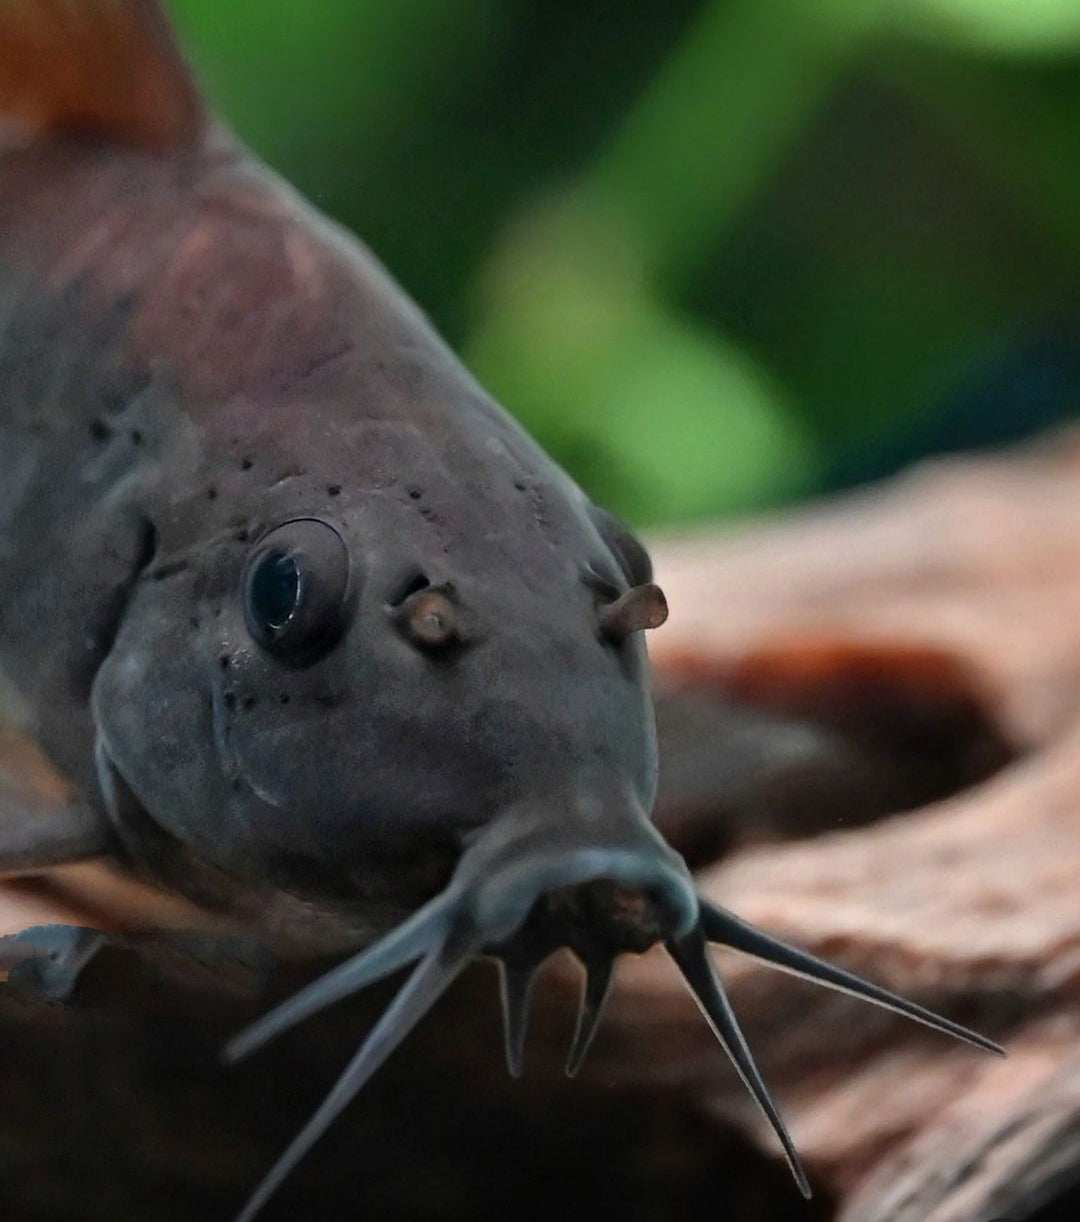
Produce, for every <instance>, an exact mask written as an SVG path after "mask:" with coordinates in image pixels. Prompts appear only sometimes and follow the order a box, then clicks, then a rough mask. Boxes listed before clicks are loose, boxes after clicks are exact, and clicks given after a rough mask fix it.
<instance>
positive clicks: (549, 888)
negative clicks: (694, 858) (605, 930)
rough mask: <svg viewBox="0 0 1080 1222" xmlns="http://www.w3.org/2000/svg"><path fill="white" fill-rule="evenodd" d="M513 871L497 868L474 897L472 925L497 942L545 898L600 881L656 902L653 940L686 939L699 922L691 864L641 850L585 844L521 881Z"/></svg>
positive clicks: (544, 862)
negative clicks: (678, 865) (511, 875)
mask: <svg viewBox="0 0 1080 1222" xmlns="http://www.w3.org/2000/svg"><path fill="white" fill-rule="evenodd" d="M507 873H508V872H506V871H497V872H495V873H494V874H493V875H492V876H491V877H490V878H488V879H486V880H484V881H483V882H481V883H480V885H479V886H478V887H476V888H475V890H473V891H472V893H471V895H470V897H469V899H470V901H471V902H469V905H468V909H469V918H470V923H471V924H473V925H474V927H475V928H477V929H481V930H484V931H485V933H487V934H488V935H489V940H490V942H491V944H492V945H498V944H501V943H503V942H505V941H509V940H511V939H512V938H513V936H514V935H515V934H516V933H517V931H518V930H519V929H521V927H522V926H523V925H524V924H525V922H526V921H527V919H528V917H529V914H530V913H531V912H532V911H533V909H534V908H535V907H536V906H537V904H538V903H540V902H541V901H542V900H544V899H545V898H548V897H551V896H553V895H556V894H558V893H563V892H570V891H574V890H577V889H579V888H581V887H583V886H587V885H588V884H591V883H599V882H610V883H614V884H617V885H619V886H621V887H622V888H624V889H626V890H628V891H632V892H638V893H641V894H643V895H644V896H646V897H648V899H650V900H651V901H652V906H653V907H654V908H655V909H656V910H657V915H658V924H659V926H660V927H659V928H658V931H657V935H656V937H655V938H654V939H653V941H659V940H661V939H662V938H664V937H676V938H679V937H683V936H685V934H686V933H688V932H689V931H690V930H691V929H692V928H693V927H694V926H695V925H696V924H697V921H698V900H697V896H696V894H695V892H694V888H693V882H692V880H691V878H690V875H689V873H688V872H687V871H686V870H685V867H684V868H683V870H682V871H679V870H677V869H675V868H673V867H672V866H671V865H669V864H668V863H667V862H663V861H658V860H656V859H655V858H653V857H650V856H647V855H645V854H644V853H642V852H641V851H640V850H636V849H607V848H601V847H595V848H582V849H578V850H576V851H574V852H572V853H570V854H565V853H563V854H559V855H554V854H553V855H552V856H550V857H549V858H547V859H545V860H541V861H539V862H537V863H536V864H535V865H534V866H532V868H531V869H529V870H528V872H527V873H525V872H523V874H522V876H521V877H520V878H519V879H517V880H514V879H513V878H507ZM661 914H662V915H661ZM613 949H614V948H613Z"/></svg>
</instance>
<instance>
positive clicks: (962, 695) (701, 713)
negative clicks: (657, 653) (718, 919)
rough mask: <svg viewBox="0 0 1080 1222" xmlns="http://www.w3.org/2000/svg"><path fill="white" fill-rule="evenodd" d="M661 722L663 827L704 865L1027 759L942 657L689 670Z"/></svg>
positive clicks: (873, 813) (873, 655)
mask: <svg viewBox="0 0 1080 1222" xmlns="http://www.w3.org/2000/svg"><path fill="white" fill-rule="evenodd" d="M656 717H657V728H658V732H659V736H660V792H659V797H658V800H657V813H656V822H657V823H658V825H659V826H660V827H661V829H662V830H663V832H664V834H665V836H667V838H668V839H669V840H670V841H671V843H672V844H673V845H675V847H676V848H677V849H678V850H679V851H680V852H681V853H682V854H683V855H684V856H685V857H686V859H687V861H688V862H689V863H690V865H691V866H692V867H700V866H703V865H706V864H708V863H709V862H711V861H715V860H717V859H718V858H720V857H722V856H724V855H725V854H726V853H728V852H729V851H730V850H732V849H733V848H735V847H737V846H740V845H744V844H747V843H753V842H757V841H768V840H789V839H802V838H806V837H810V836H815V835H818V834H820V833H822V832H827V831H838V830H842V829H844V828H851V827H856V826H859V825H861V824H865V823H870V822H872V821H874V820H875V819H879V818H883V817H884V816H887V815H891V814H895V813H897V812H900V811H910V810H915V809H917V808H919V807H922V806H925V805H927V804H928V803H931V802H935V801H938V800H940V799H943V798H947V797H949V796H950V795H952V794H955V793H959V792H961V791H962V790H964V789H967V788H968V787H970V786H973V785H977V784H978V783H979V782H981V781H984V780H986V779H987V778H988V777H990V776H992V775H993V774H994V773H995V772H997V771H998V770H999V769H1001V768H1003V767H1004V766H1005V765H1006V764H1008V763H1009V761H1010V760H1012V759H1013V758H1015V755H1016V751H1015V749H1014V748H1013V747H1012V746H1011V745H1010V743H1009V742H1008V741H1007V739H1006V737H1005V735H1004V733H1003V732H1002V731H1001V729H1000V728H999V727H998V726H997V725H996V724H995V722H994V720H993V717H992V715H991V713H990V711H989V709H988V707H987V705H986V703H985V701H984V699H983V698H982V696H981V694H980V693H979V691H978V690H977V687H976V686H975V685H974V684H973V682H972V681H971V679H970V677H969V676H967V675H966V674H965V673H964V671H963V670H962V668H960V667H958V666H957V665H955V664H954V663H952V662H951V661H950V660H949V659H948V657H947V656H946V655H939V654H936V653H932V652H929V651H927V652H922V651H906V650H895V651H892V650H887V649H880V650H879V649H876V648H868V649H862V648H860V647H857V646H856V647H845V646H843V645H838V646H831V645H830V646H793V647H791V648H790V649H778V650H775V651H770V652H767V653H764V652H763V653H761V654H758V655H752V656H749V657H747V658H746V659H744V660H743V661H742V662H740V663H739V664H738V665H737V666H735V667H732V668H728V669H726V670H724V671H717V672H716V673H715V674H710V673H709V672H708V670H707V669H706V668H703V667H694V668H690V667H688V668H687V673H686V675H685V677H683V678H680V679H679V680H678V681H677V682H674V683H669V684H668V685H667V686H666V687H661V688H660V689H659V690H658V692H657V696H656Z"/></svg>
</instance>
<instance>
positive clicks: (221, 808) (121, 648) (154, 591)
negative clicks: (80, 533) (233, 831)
mask: <svg viewBox="0 0 1080 1222" xmlns="http://www.w3.org/2000/svg"><path fill="white" fill-rule="evenodd" d="M181 605H183V606H188V605H192V604H191V603H190V602H189V600H188V599H187V598H186V597H185V596H184V594H183V593H182V592H180V591H178V590H177V589H176V588H175V586H174V585H173V584H172V583H168V582H163V581H154V580H148V581H144V582H142V583H141V584H140V586H139V588H138V589H137V591H136V592H135V595H134V597H133V599H132V601H131V603H130V604H129V607H128V609H127V613H126V614H125V616H124V619H123V622H122V624H121V625H120V628H119V631H118V632H117V635H116V639H115V641H114V644H113V648H112V650H111V651H110V653H109V655H108V656H107V657H106V659H105V660H104V662H103V663H102V665H101V667H100V668H99V670H98V673H97V676H96V677H95V680H94V685H93V690H92V695H91V708H92V713H93V719H94V725H95V729H96V732H97V735H98V740H99V744H100V746H101V748H102V749H103V751H104V753H105V755H106V756H107V758H108V760H109V761H110V762H111V764H112V765H113V767H114V768H115V769H116V770H117V771H118V772H119V774H120V775H121V776H122V777H123V779H124V781H125V783H126V785H127V786H128V787H129V788H130V790H131V791H132V793H133V794H134V796H135V797H136V798H137V799H138V802H139V803H140V805H141V806H142V807H143V808H144V811H145V813H146V815H148V816H149V818H150V819H152V820H153V822H154V823H156V824H158V825H159V826H160V827H161V828H162V829H163V830H164V831H166V832H167V833H168V834H169V835H171V836H173V837H175V838H176V839H178V840H181V841H183V842H185V843H187V844H189V845H191V846H192V847H195V848H196V849H201V850H204V851H206V855H208V856H210V857H211V858H212V859H214V860H218V859H220V851H219V850H220V846H221V845H222V844H226V843H228V842H229V838H228V837H223V835H222V833H223V832H224V831H226V829H225V828H224V827H223V826H222V825H223V822H224V821H227V820H228V819H229V817H230V811H231V804H230V802H229V783H228V778H227V776H226V774H225V771H224V770H223V768H222V766H221V759H220V744H219V732H218V727H217V726H216V724H215V710H214V701H213V699H212V695H211V688H210V684H209V682H208V676H209V673H210V667H211V665H212V662H211V660H210V659H209V658H208V657H206V656H205V649H204V648H203V647H202V642H201V640H200V636H199V632H198V630H197V629H196V628H195V627H193V624H192V617H191V616H189V615H187V614H184V615H180V614H178V612H177V608H178V607H179V606H181ZM121 830H122V829H121Z"/></svg>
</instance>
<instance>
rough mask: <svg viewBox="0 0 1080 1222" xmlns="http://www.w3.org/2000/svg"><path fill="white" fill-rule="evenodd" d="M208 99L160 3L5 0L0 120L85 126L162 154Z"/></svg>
mask: <svg viewBox="0 0 1080 1222" xmlns="http://www.w3.org/2000/svg"><path fill="white" fill-rule="evenodd" d="M204 113H205V112H204V110H203V104H202V101H201V99H200V97H199V93H198V90H197V89H196V86H195V83H194V80H193V78H192V76H191V73H190V71H189V70H188V67H187V64H186V63H185V62H184V59H183V56H182V55H181V53H180V50H179V48H178V47H177V45H176V42H175V40H174V38H173V36H172V32H171V30H170V27H169V23H168V21H167V19H166V17H165V15H164V13H163V12H162V10H161V8H160V6H159V5H158V3H157V0H0V124H2V125H4V126H5V127H14V128H15V129H16V131H17V132H18V134H20V135H23V136H25V135H26V134H29V135H31V136H33V135H37V134H39V133H42V132H60V131H85V132H92V133H94V134H95V135H98V136H102V137H105V138H108V139H112V140H116V141H118V142H121V143H126V144H134V145H138V146H141V147H144V148H150V149H153V150H155V151H158V152H166V151H169V150H173V149H179V148H185V147H187V146H189V145H191V144H192V143H194V141H195V140H196V138H197V137H198V135H199V134H200V132H201V130H202V128H203V124H204V122H205V119H204Z"/></svg>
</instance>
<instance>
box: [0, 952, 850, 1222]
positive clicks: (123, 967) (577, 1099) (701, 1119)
mask: <svg viewBox="0 0 1080 1222" xmlns="http://www.w3.org/2000/svg"><path fill="white" fill-rule="evenodd" d="M152 958H153V956H150V957H149V960H148V957H147V956H145V955H140V956H139V957H138V958H137V957H136V956H134V955H133V954H131V953H130V952H124V951H117V950H106V951H104V952H102V954H101V955H100V956H99V958H98V959H97V960H95V962H94V963H93V964H92V965H91V967H90V968H88V969H87V972H86V976H85V978H84V981H83V985H82V989H81V997H80V1000H79V1001H77V1002H76V1003H75V1004H73V1005H70V1006H65V1005H58V1004H53V1005H49V1004H47V1003H41V1002H35V1001H32V1000H29V999H26V998H20V997H19V996H17V995H14V994H13V992H12V990H11V989H10V988H9V987H8V986H0V1018H2V1020H3V1021H2V1024H0V1097H2V1098H3V1100H4V1106H3V1108H2V1109H0V1199H2V1216H3V1217H4V1218H5V1220H6V1222H68V1220H69V1219H78V1220H79V1222H106V1220H108V1222H128V1220H129V1219H130V1220H132V1222H134V1220H136V1219H138V1220H139V1222H144V1220H145V1219H147V1218H150V1217H152V1218H155V1219H158V1220H160V1222H191V1220H192V1219H200V1220H203V1222H230V1219H232V1218H233V1216H234V1215H235V1213H236V1212H237V1210H238V1209H239V1207H240V1205H241V1204H242V1202H243V1201H244V1199H245V1198H246V1196H247V1195H248V1194H249V1193H250V1192H251V1191H252V1190H253V1189H254V1187H255V1186H256V1184H257V1183H258V1181H259V1179H260V1177H261V1176H262V1175H263V1174H264V1173H265V1172H266V1171H267V1170H268V1169H269V1167H270V1166H271V1164H272V1163H273V1161H274V1159H275V1158H276V1157H277V1156H278V1154H280V1152H281V1151H282V1149H283V1148H284V1147H285V1145H286V1144H287V1143H288V1141H289V1139H290V1138H291V1137H292V1136H293V1135H294V1134H295V1133H296V1131H297V1129H298V1128H299V1127H300V1126H301V1125H302V1124H303V1123H304V1121H305V1120H306V1119H307V1117H308V1116H309V1114H310V1113H311V1111H312V1110H314V1108H315V1107H316V1106H317V1104H318V1102H319V1101H320V1100H321V1098H322V1097H323V1095H324V1094H325V1092H326V1090H327V1089H328V1088H329V1087H330V1085H331V1084H332V1083H333V1081H334V1080H335V1079H336V1077H337V1075H338V1073H339V1072H340V1070H341V1068H342V1066H343V1065H344V1063H345V1062H346V1061H347V1060H348V1058H349V1057H350V1055H351V1054H352V1052H353V1051H354V1050H355V1048H356V1047H357V1045H358V1043H359V1041H360V1040H361V1038H362V1037H363V1035H364V1033H365V1032H366V1031H367V1030H368V1029H369V1027H370V1023H371V1020H372V1016H373V1015H374V1013H375V1012H377V1010H378V1009H379V1008H380V1007H381V1006H382V1005H384V1004H385V1001H386V995H387V994H388V993H389V991H390V989H389V988H388V989H387V990H383V991H382V995H381V996H378V995H376V996H373V997H372V998H361V999H357V1000H356V1001H355V1002H350V1003H346V1004H344V1005H342V1006H340V1007H337V1008H335V1009H334V1010H333V1011H331V1012H328V1013H327V1014H324V1015H322V1016H320V1018H319V1019H318V1020H316V1021H314V1022H312V1023H309V1024H307V1025H305V1026H304V1027H303V1028H301V1029H300V1030H298V1031H296V1032H294V1033H291V1034H290V1035H289V1036H287V1037H286V1038H284V1039H282V1040H281V1041H279V1043H278V1044H276V1045H274V1046H272V1047H270V1048H269V1049H267V1050H266V1051H265V1052H264V1053H262V1054H260V1055H259V1056H257V1057H253V1058H252V1060H251V1061H250V1062H248V1063H245V1064H243V1065H242V1066H240V1067H239V1068H238V1069H236V1070H232V1071H230V1070H225V1069H223V1068H222V1067H221V1066H220V1065H219V1063H218V1061H217V1050H218V1049H219V1048H220V1046H221V1044H222V1042H223V1041H224V1040H225V1038H227V1036H228V1035H230V1034H232V1033H234V1032H235V1030H236V1029H237V1026H238V1025H239V1024H242V1023H243V1022H244V1021H245V1020H246V1019H247V1018H248V1017H250V1015H251V1013H253V1012H254V1007H253V1004H252V1001H251V999H250V998H246V999H241V998H240V997H239V996H238V997H236V998H234V999H232V1000H231V1001H229V1000H227V999H226V1000H223V999H222V997H221V995H220V994H219V995H218V996H217V997H216V998H215V997H212V996H211V995H210V994H209V993H208V992H207V993H204V991H203V990H204V987H205V986H206V985H207V983H208V982H209V980H210V974H209V973H208V972H205V971H204V970H203V969H202V968H200V966H199V965H198V964H197V963H194V962H192V963H191V965H190V971H189V975H190V979H189V980H187V981H186V982H184V983H183V985H182V986H178V985H177V984H176V983H175V981H170V982H169V983H168V984H166V983H165V980H164V978H163V977H158V978H157V979H155V972H154V970H153V968H152V967H151V966H148V963H149V961H150V960H152ZM167 958H168V956H166V958H165V959H162V960H161V965H162V966H164V967H165V968H167V970H168V972H169V974H175V973H176V972H177V971H178V970H181V971H182V970H183V965H182V963H181V961H180V960H178V959H173V960H172V961H171V962H166V959H167ZM477 975H479V976H481V977H482V976H483V973H474V974H472V979H470V980H465V981H463V982H462V985H461V987H460V988H459V989H456V990H455V991H454V992H453V993H452V994H451V996H450V997H449V998H448V999H447V1000H446V1002H444V1004H443V1006H442V1007H440V1009H439V1010H438V1011H437V1012H436V1014H435V1015H433V1016H432V1017H431V1018H430V1019H428V1020H427V1021H426V1022H425V1023H424V1024H423V1026H422V1028H421V1030H420V1031H419V1032H418V1033H417V1036H416V1038H415V1039H414V1040H411V1041H410V1042H409V1045H408V1046H407V1047H406V1048H405V1049H404V1050H403V1052H402V1054H401V1055H400V1056H397V1057H395V1058H394V1059H393V1061H392V1062H391V1063H390V1064H389V1065H388V1066H387V1067H386V1068H385V1069H384V1070H383V1071H382V1072H381V1073H379V1074H378V1075H377V1076H376V1078H375V1080H374V1081H373V1082H372V1083H371V1085H370V1087H369V1088H368V1089H366V1090H365V1091H364V1093H363V1095H362V1096H361V1098H360V1099H358V1100H357V1102H356V1103H355V1104H354V1105H353V1106H352V1107H351V1108H350V1109H349V1110H348V1112H347V1113H346V1115H345V1116H344V1118H343V1119H342V1120H341V1122H340V1123H338V1124H336V1125H335V1126H334V1127H333V1129H332V1130H331V1131H330V1133H329V1134H328V1135H327V1137H326V1138H325V1140H323V1141H322V1142H320V1143H319V1145H318V1146H317V1147H316V1149H315V1150H314V1151H313V1153H312V1154H311V1155H310V1157H309V1158H307V1159H306V1160H305V1161H304V1162H303V1164H302V1165H301V1166H300V1167H299V1168H298V1170H297V1172H296V1173H295V1175H294V1176H292V1177H291V1178H290V1180H289V1181H288V1182H287V1183H286V1185H285V1187H284V1188H283V1189H282V1191H281V1192H280V1193H279V1195H278V1196H277V1197H276V1198H275V1199H274V1201H273V1202H272V1203H271V1204H270V1205H269V1206H268V1208H267V1209H266V1211H265V1214H264V1215H262V1216H263V1217H265V1219H266V1222H275V1220H280V1222H285V1220H286V1219H304V1220H305V1222H307V1220H308V1219H311V1220H314V1219H316V1218H318V1219H319V1222H338V1220H340V1222H345V1220H346V1219H348V1220H349V1222H355V1219H356V1218H358V1217H362V1218H369V1219H379V1220H380V1222H417V1220H422V1222H485V1220H487V1219H491V1222H496V1220H499V1222H502V1220H503V1219H506V1218H510V1217H512V1218H516V1219H523V1220H526V1222H532V1220H535V1222H540V1220H541V1219H544V1220H545V1222H546V1220H547V1219H550V1218H552V1217H558V1216H580V1217H587V1218H592V1219H596V1220H598V1222H604V1220H607V1219H610V1220H611V1222H616V1220H617V1222H654V1220H655V1219H658V1218H664V1219H671V1220H672V1222H683V1220H685V1222H691V1220H693V1222H697V1220H698V1219H700V1218H703V1217H717V1218H728V1217H730V1218H740V1219H751V1218H752V1219H754V1222H825V1220H826V1219H828V1218H829V1217H831V1216H832V1213H831V1207H830V1204H829V1202H828V1200H827V1199H826V1198H824V1197H821V1196H819V1199H817V1200H815V1202H813V1203H812V1205H811V1206H806V1205H804V1204H803V1202H802V1201H801V1199H800V1198H799V1196H798V1194H797V1192H796V1190H795V1187H794V1185H793V1184H792V1183H791V1180H790V1177H789V1175H788V1173H787V1170H786V1168H785V1167H784V1166H783V1165H782V1164H781V1163H780V1162H778V1161H775V1160H770V1159H767V1158H766V1157H765V1156H764V1155H762V1154H761V1153H760V1152H758V1151H756V1150H755V1149H753V1148H752V1147H751V1146H750V1145H749V1144H748V1143H747V1142H746V1140H745V1139H743V1138H741V1137H740V1136H738V1135H737V1134H736V1133H735V1132H733V1131H731V1130H728V1129H726V1128H724V1127H723V1126H721V1125H718V1124H717V1122H716V1120H715V1119H714V1118H711V1117H706V1116H703V1115H701V1114H700V1113H699V1112H697V1111H696V1110H695V1109H694V1108H693V1107H692V1106H690V1105H689V1104H688V1103H687V1102H686V1100H685V1099H682V1098H679V1097H678V1096H677V1095H676V1093H675V1092H664V1091H662V1090H657V1091H649V1092H645V1091H640V1090H635V1091H631V1090H624V1089H618V1090H616V1089H612V1088H610V1087H608V1086H606V1085H605V1084H604V1083H603V1082H601V1081H596V1080H590V1079H589V1078H588V1076H587V1075H586V1076H585V1077H584V1078H583V1079H582V1080H580V1081H574V1082H570V1081H569V1080H565V1079H560V1078H559V1077H558V1076H557V1075H552V1074H549V1073H546V1072H543V1073H542V1072H540V1071H539V1070H538V1071H537V1072H536V1073H535V1074H533V1075H532V1076H530V1074H529V1073H528V1071H527V1072H526V1076H525V1078H524V1079H523V1080H521V1081H518V1082H511V1081H509V1080H508V1079H507V1078H506V1077H505V1074H504V1072H503V1070H502V1067H501V1061H502V1049H501V1043H500V1036H499V1031H498V1014H497V1007H496V1006H495V1005H494V1004H486V1005H483V1006H476V1007H475V1020H474V1017H473V1012H474V1011H473V1003H475V1001H476V996H477V992H478V985H479V989H480V992H483V993H484V994H486V992H487V989H486V988H485V987H484V986H486V985H489V984H490V981H489V980H484V979H480V980H479V981H477V980H476V976H477ZM390 987H392V986H390ZM374 993H375V994H379V993H380V990H375V991H374ZM120 999H123V1000H122V1001H121V1000H120ZM485 1000H486V1001H488V1002H491V1003H493V1002H494V998H491V997H486V996H485ZM463 1003H464V1007H465V1010H466V1011H468V1022H463V1021H461V1015H462V1005H463ZM260 1008H261V1007H260ZM463 1033H467V1036H468V1038H467V1040H466V1039H465V1038H464V1037H463Z"/></svg>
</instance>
